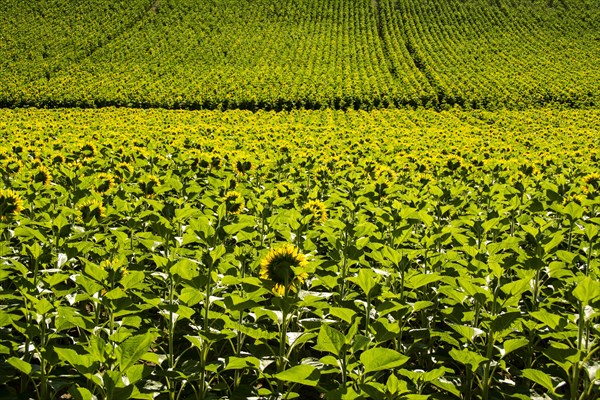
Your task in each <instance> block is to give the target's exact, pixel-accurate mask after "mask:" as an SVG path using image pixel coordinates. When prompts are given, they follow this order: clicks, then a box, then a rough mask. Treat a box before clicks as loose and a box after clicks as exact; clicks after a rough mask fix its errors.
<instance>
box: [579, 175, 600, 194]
mask: <svg viewBox="0 0 600 400" xmlns="http://www.w3.org/2000/svg"><path fill="white" fill-rule="evenodd" d="M582 189H583V191H584V192H585V193H593V192H597V191H598V190H600V174H598V173H595V172H594V173H591V174H588V175H586V176H584V177H583V187H582Z"/></svg>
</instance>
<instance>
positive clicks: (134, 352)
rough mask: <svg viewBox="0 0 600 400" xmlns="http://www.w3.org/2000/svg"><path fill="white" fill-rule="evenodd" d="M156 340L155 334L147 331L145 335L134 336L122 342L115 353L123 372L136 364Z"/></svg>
mask: <svg viewBox="0 0 600 400" xmlns="http://www.w3.org/2000/svg"><path fill="white" fill-rule="evenodd" d="M153 342H154V335H153V334H151V333H146V334H143V335H137V336H132V337H130V338H128V339H127V340H125V341H124V342H123V343H121V344H120V345H119V346H118V347H117V349H116V351H115V353H116V355H117V362H118V364H119V370H120V371H121V372H124V371H126V370H127V369H128V368H129V367H131V366H132V365H134V364H135V363H136V362H137V361H138V360H139V359H140V358H141V357H142V356H143V355H144V354H146V352H147V351H148V349H149V348H150V346H151V345H152V343H153Z"/></svg>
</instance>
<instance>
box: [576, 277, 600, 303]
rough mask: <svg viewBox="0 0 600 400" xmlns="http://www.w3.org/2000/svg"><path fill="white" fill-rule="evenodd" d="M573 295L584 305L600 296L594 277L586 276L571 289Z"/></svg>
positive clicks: (599, 288)
mask: <svg viewBox="0 0 600 400" xmlns="http://www.w3.org/2000/svg"><path fill="white" fill-rule="evenodd" d="M573 296H575V298H576V299H577V300H579V301H581V303H582V304H583V305H584V306H586V305H588V304H590V303H591V302H592V301H594V300H596V299H597V298H598V297H600V284H599V283H598V282H597V281H595V280H594V279H592V278H590V277H589V276H586V277H585V278H584V279H583V280H581V282H579V284H578V285H577V287H576V288H575V290H573Z"/></svg>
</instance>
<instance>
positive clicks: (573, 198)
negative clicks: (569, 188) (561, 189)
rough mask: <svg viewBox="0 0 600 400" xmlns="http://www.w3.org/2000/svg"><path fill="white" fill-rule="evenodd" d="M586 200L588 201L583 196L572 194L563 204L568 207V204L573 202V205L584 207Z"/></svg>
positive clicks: (566, 197)
mask: <svg viewBox="0 0 600 400" xmlns="http://www.w3.org/2000/svg"><path fill="white" fill-rule="evenodd" d="M584 200H586V197H585V196H584V195H583V194H571V195H569V196H565V198H564V199H563V202H562V204H563V205H567V204H569V203H571V202H573V203H575V204H578V205H580V206H581V205H583V202H584Z"/></svg>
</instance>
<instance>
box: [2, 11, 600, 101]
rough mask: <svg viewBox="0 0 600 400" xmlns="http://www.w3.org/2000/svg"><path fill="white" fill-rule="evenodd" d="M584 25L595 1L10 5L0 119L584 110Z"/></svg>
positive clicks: (597, 61)
mask: <svg viewBox="0 0 600 400" xmlns="http://www.w3.org/2000/svg"><path fill="white" fill-rule="evenodd" d="M598 10H600V1H599V0H562V1H558V0H556V1H546V0H545V1H539V0H531V1H526V2H515V1H513V0H494V1H490V0H472V1H468V2H466V1H462V0H441V1H426V2H423V1H421V0H361V1H350V0H325V1H322V0H297V1H291V0H284V1H276V0H261V1H250V0H223V1H219V2H216V1H210V0H193V1H181V0H160V1H155V2H151V1H141V0H136V1H133V2H110V3H109V2H107V1H105V0H95V1H93V2H90V3H86V4H85V5H83V4H82V5H73V3H72V2H67V1H65V0H55V1H51V2H39V1H35V2H32V3H31V4H29V5H28V6H27V7H21V6H19V2H17V1H16V0H10V1H8V2H6V3H5V4H4V5H2V6H0V21H1V22H2V23H3V25H4V26H6V27H7V28H5V29H3V30H2V31H0V35H2V45H1V46H0V66H1V68H0V104H1V105H3V106H10V107H12V106H26V105H28V106H40V107H60V106H82V107H96V106H108V105H117V106H131V107H165V108H193V109H196V108H209V109H217V108H219V109H228V108H242V109H275V110H281V109H292V108H324V107H334V108H341V109H345V108H349V107H350V108H363V109H370V108H375V107H389V106H400V107H404V106H409V107H416V106H425V107H432V108H444V107H448V106H453V105H460V106H464V107H466V108H498V107H508V108H527V107H537V106H543V105H548V104H560V105H562V106H567V107H574V108H581V107H590V106H594V105H597V104H598V103H599V98H600V57H599V54H600V33H599V32H600V11H598Z"/></svg>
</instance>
